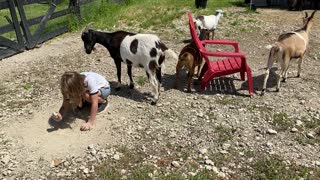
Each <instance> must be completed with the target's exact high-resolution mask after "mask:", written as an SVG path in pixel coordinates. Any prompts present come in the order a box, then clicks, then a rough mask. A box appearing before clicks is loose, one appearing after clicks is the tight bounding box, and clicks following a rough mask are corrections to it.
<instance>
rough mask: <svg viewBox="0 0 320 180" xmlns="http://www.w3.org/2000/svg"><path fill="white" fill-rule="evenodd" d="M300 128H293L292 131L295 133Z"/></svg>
mask: <svg viewBox="0 0 320 180" xmlns="http://www.w3.org/2000/svg"><path fill="white" fill-rule="evenodd" d="M298 131H299V130H298V129H297V128H292V129H291V132H293V133H295V132H298Z"/></svg>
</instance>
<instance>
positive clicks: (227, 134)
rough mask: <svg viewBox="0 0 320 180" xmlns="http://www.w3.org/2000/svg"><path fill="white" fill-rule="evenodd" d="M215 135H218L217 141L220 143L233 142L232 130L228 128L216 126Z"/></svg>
mask: <svg viewBox="0 0 320 180" xmlns="http://www.w3.org/2000/svg"><path fill="white" fill-rule="evenodd" d="M215 133H216V134H217V136H218V137H217V140H218V142H220V143H223V142H226V141H229V140H232V134H233V133H232V129H231V128H229V127H226V126H222V125H219V126H216V127H215Z"/></svg>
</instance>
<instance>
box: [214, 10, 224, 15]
mask: <svg viewBox="0 0 320 180" xmlns="http://www.w3.org/2000/svg"><path fill="white" fill-rule="evenodd" d="M223 13H224V11H223V10H221V9H218V10H216V14H215V15H216V16H217V15H218V14H221V16H223Z"/></svg>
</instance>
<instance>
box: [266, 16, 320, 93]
mask: <svg viewBox="0 0 320 180" xmlns="http://www.w3.org/2000/svg"><path fill="white" fill-rule="evenodd" d="M315 13H316V11H313V12H312V14H311V15H310V16H309V17H308V13H307V12H305V17H304V18H303V23H304V26H303V27H302V28H301V29H299V30H296V31H293V32H288V33H284V34H281V35H280V36H279V38H278V40H277V42H276V43H275V44H274V45H273V47H272V48H271V50H270V53H269V58H268V64H267V68H266V72H265V77H264V82H263V87H262V91H261V95H264V93H265V90H266V86H267V80H268V78H269V72H270V69H271V68H272V65H273V62H274V61H277V60H278V61H279V64H280V67H281V71H280V74H278V77H277V89H276V90H277V91H279V90H280V79H281V78H283V80H282V82H286V80H287V73H288V68H289V63H290V61H291V60H292V59H297V58H298V59H299V61H298V74H297V77H300V73H301V63H302V59H303V56H304V54H305V52H306V49H307V46H308V43H309V33H310V30H311V27H312V26H313V16H314V14H315Z"/></svg>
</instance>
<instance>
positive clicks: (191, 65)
mask: <svg viewBox="0 0 320 180" xmlns="http://www.w3.org/2000/svg"><path fill="white" fill-rule="evenodd" d="M201 64H202V56H201V54H200V52H199V50H198V49H197V48H196V46H195V44H194V43H190V44H188V45H186V46H185V47H184V48H183V49H182V50H181V52H180V54H179V60H178V64H177V66H176V82H175V88H177V87H178V82H179V81H180V79H179V72H180V70H181V69H182V68H183V67H185V68H186V69H187V70H188V87H187V91H188V92H191V80H192V77H193V75H194V72H195V68H196V67H198V73H197V75H198V76H199V73H200V67H201Z"/></svg>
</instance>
